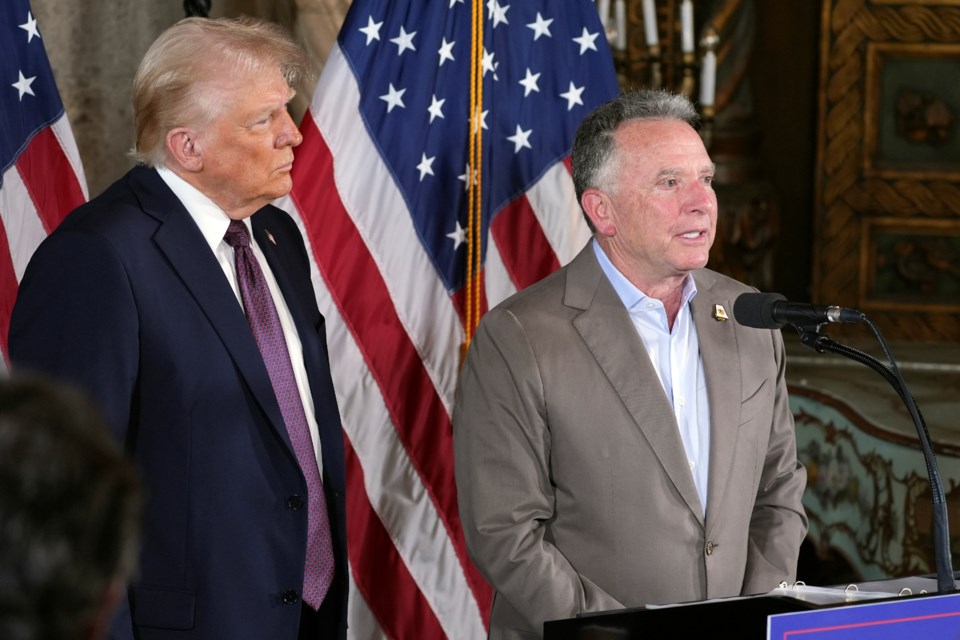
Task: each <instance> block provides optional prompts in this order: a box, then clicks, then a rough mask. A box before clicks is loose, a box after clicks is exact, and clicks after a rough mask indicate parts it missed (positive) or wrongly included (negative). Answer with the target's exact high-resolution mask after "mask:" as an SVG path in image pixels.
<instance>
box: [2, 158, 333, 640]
mask: <svg viewBox="0 0 960 640" xmlns="http://www.w3.org/2000/svg"><path fill="white" fill-rule="evenodd" d="M252 224H253V236H254V238H255V239H256V241H257V243H258V244H259V245H260V247H261V249H262V250H263V252H264V254H265V255H266V258H267V261H268V262H269V264H270V268H271V269H272V271H273V273H274V275H275V276H276V279H277V282H278V284H279V286H280V289H281V290H282V292H283V297H284V300H285V301H286V303H287V305H288V307H289V308H290V312H291V314H292V315H293V318H294V321H295V323H296V327H297V331H298V333H299V335H300V340H301V341H302V343H303V353H304V360H305V365H306V369H307V373H308V376H309V380H310V388H311V391H312V394H313V401H314V405H315V410H316V417H317V422H318V424H319V429H320V440H321V446H322V452H323V455H322V458H323V481H324V485H325V489H326V498H327V505H328V511H329V515H330V522H331V527H332V529H333V536H334V548H335V552H336V562H337V565H336V569H337V577H336V580H335V582H334V585H333V587H332V589H333V590H334V592H335V593H338V594H339V595H340V596H341V598H340V599H341V602H342V616H341V619H342V622H341V628H340V632H339V634H338V635H340V636H341V637H343V636H345V626H346V590H347V579H346V572H347V568H346V567H347V564H346V527H345V503H344V485H345V480H344V459H343V435H342V431H341V425H340V417H339V411H338V409H337V403H336V398H335V396H334V390H333V384H332V381H331V377H330V369H329V361H328V355H327V346H326V339H325V333H324V319H323V316H321V315H320V312H319V310H318V309H317V303H316V299H315V296H314V292H313V288H312V286H311V283H310V270H309V258H308V256H307V253H306V251H305V248H304V244H303V239H302V237H301V235H300V233H299V230H298V229H297V227H296V225H295V223H294V222H293V221H292V220H291V218H290V217H289V216H288V215H287V214H286V213H284V212H283V211H281V210H279V209H277V208H275V207H272V206H267V207H264V208H263V209H261V210H260V211H259V212H257V213H256V214H255V215H254V216H253V218H252ZM271 236H272V238H273V241H271V240H270V239H269V238H270V237H271ZM274 241H275V243H274ZM9 343H10V353H11V359H12V362H13V366H14V367H15V368H16V369H18V370H19V369H29V370H33V371H39V372H42V373H48V374H53V375H55V376H57V377H59V378H61V379H66V380H67V381H69V382H72V383H75V384H77V385H79V386H81V387H82V388H85V389H86V390H88V391H89V392H90V393H92V394H93V396H94V397H95V398H96V399H97V400H99V402H100V403H101V405H102V407H103V410H104V412H105V413H106V417H107V419H108V421H109V423H110V424H111V426H112V428H113V429H114V430H115V431H116V435H117V437H118V438H119V439H120V440H121V441H122V442H123V443H124V445H125V446H126V448H127V450H128V451H129V453H130V454H131V455H132V456H133V457H134V458H135V459H136V461H137V463H138V465H139V467H140V469H141V471H142V473H143V477H144V481H145V488H146V493H147V499H146V509H145V520H144V527H145V531H144V541H143V551H142V557H141V567H140V572H139V575H138V577H137V578H136V580H135V582H134V584H133V585H132V587H131V589H130V598H129V607H130V608H129V610H126V606H124V607H123V609H124V610H123V611H121V614H120V618H119V619H118V624H117V625H115V628H114V632H113V633H114V636H113V637H116V638H130V637H131V633H132V629H133V630H135V636H136V637H137V638H139V639H141V640H150V639H154V638H156V639H161V638H162V639H174V638H176V639H181V638H182V639H184V640H186V639H192V640H197V639H201V638H202V639H204V640H207V639H213V638H223V639H229V640H244V639H249V640H265V639H268V638H269V639H271V640H272V639H280V640H283V639H290V640H293V639H295V638H296V637H297V627H298V624H299V616H300V604H299V602H293V603H289V602H285V600H291V599H292V598H291V597H290V596H291V593H290V592H294V593H295V594H297V595H298V594H299V593H300V592H301V589H302V583H303V565H304V555H305V548H306V538H307V510H306V508H304V507H302V506H300V502H299V501H298V497H303V498H305V496H306V490H307V488H306V482H305V481H304V478H303V475H302V473H301V472H300V468H299V466H298V464H297V459H296V456H295V455H294V452H293V449H292V447H291V444H290V440H289V437H288V435H287V431H286V429H285V428H284V424H283V419H282V417H281V414H280V408H279V406H278V404H277V400H276V397H275V396H274V393H273V388H272V387H271V385H270V379H269V377H268V376H267V371H266V368H265V367H264V364H263V360H262V359H261V357H260V353H259V351H258V350H257V345H256V342H255V341H254V339H253V335H252V333H251V331H250V328H249V325H248V324H247V321H246V318H245V316H244V313H243V309H242V308H241V306H240V304H239V302H238V300H237V298H236V296H235V294H234V292H233V290H232V289H231V287H230V285H229V283H228V282H227V279H226V278H225V277H224V274H223V270H222V269H221V267H220V265H219V263H218V262H217V260H216V258H215V257H214V255H213V253H212V252H211V251H210V247H209V245H207V244H206V242H205V240H204V238H203V236H202V235H201V233H200V230H199V228H198V227H197V226H196V224H195V223H194V221H193V219H192V218H191V217H190V215H189V213H188V212H187V211H186V209H185V208H184V206H183V205H182V204H181V203H180V201H179V200H178V199H177V198H176V197H175V196H174V194H173V193H172V192H171V191H170V189H169V188H168V187H167V186H166V184H165V183H164V182H163V180H162V179H161V178H160V176H159V175H158V174H157V173H156V171H154V170H153V169H148V168H144V167H138V168H135V169H133V170H132V171H130V172H129V173H128V174H127V175H126V176H124V177H123V178H122V179H120V180H119V181H118V182H116V183H115V184H114V185H112V186H111V187H110V188H109V189H108V190H107V191H106V192H104V193H103V194H102V195H101V196H99V197H97V198H95V199H94V200H92V201H91V202H89V203H87V204H85V205H83V206H81V207H80V208H78V209H77V210H76V211H74V212H73V213H71V214H70V215H69V216H68V217H67V219H66V220H65V221H64V222H63V223H62V224H61V225H60V226H59V227H58V228H57V229H56V230H55V231H54V232H53V233H52V234H51V235H50V236H49V237H48V238H47V239H46V241H44V243H43V244H42V245H41V246H40V248H39V249H38V250H37V252H36V254H35V255H34V257H33V259H32V260H31V261H30V264H29V266H28V268H27V271H26V274H25V275H24V278H23V281H22V283H21V286H20V292H19V295H18V299H17V303H16V306H15V308H14V312H13V318H12V323H11V329H10V336H9ZM303 504H305V500H304V502H303ZM284 596H286V597H284ZM131 623H132V624H131Z"/></svg>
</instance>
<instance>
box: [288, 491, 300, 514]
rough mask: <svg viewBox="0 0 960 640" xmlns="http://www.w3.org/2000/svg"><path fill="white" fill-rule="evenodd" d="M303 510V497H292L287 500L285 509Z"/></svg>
mask: <svg viewBox="0 0 960 640" xmlns="http://www.w3.org/2000/svg"><path fill="white" fill-rule="evenodd" d="M302 508H303V496H298V495H292V496H290V497H289V498H287V509H290V511H299V510H300V509H302Z"/></svg>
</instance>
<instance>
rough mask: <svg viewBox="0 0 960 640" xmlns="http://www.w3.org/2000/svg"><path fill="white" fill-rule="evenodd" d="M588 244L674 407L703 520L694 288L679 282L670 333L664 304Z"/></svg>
mask: <svg viewBox="0 0 960 640" xmlns="http://www.w3.org/2000/svg"><path fill="white" fill-rule="evenodd" d="M592 242H593V251H594V253H595V254H596V256H597V261H598V262H599V263H600V268H601V269H602V270H603V273H604V274H605V275H606V276H607V279H608V280H609V281H610V284H611V285H613V288H614V290H615V291H616V292H617V295H618V296H619V297H620V300H621V302H623V306H625V307H626V308H627V311H628V312H629V314H630V319H631V320H633V325H634V326H635V327H636V329H637V333H638V334H639V335H640V339H641V340H642V341H643V346H644V347H645V348H646V350H647V354H648V355H649V356H650V362H651V363H652V364H653V368H654V369H655V370H656V372H657V375H658V376H659V377H660V383H661V384H662V385H663V391H664V393H666V395H667V400H668V401H669V402H670V404H671V406H672V407H673V415H674V416H675V417H676V420H677V427H678V428H679V429H680V439H681V440H682V441H683V449H684V451H685V452H686V454H687V462H688V464H689V466H690V473H691V474H692V475H693V482H694V484H695V485H696V487H697V493H698V494H699V495H700V505H701V506H702V507H703V513H704V516H706V513H707V478H708V474H709V470H710V404H709V400H708V399H707V385H706V380H705V379H704V375H703V358H701V357H700V342H699V340H698V339H697V328H696V325H694V323H693V317H692V315H691V312H690V301H691V300H693V297H694V296H695V295H697V286H696V284H695V283H694V281H693V278H692V277H691V276H689V275H688V276H687V277H686V279H685V280H684V282H683V294H682V297H681V299H680V311H679V312H678V313H677V317H676V320H675V321H674V323H673V331H671V330H670V326H669V324H668V323H667V312H666V309H664V307H663V303H662V302H660V301H659V300H657V299H655V298H651V297H649V296H647V295H646V294H645V293H643V292H642V291H640V290H639V289H638V288H636V287H635V286H634V285H633V284H632V283H631V282H630V281H629V280H627V278H626V276H624V275H623V274H622V273H621V272H620V270H619V269H617V268H616V267H615V266H614V265H613V263H612V262H610V258H608V257H607V254H606V253H604V251H603V249H601V248H600V245H599V244H597V241H596V240H593V241H592Z"/></svg>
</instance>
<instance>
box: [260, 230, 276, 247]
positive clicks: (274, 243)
mask: <svg viewBox="0 0 960 640" xmlns="http://www.w3.org/2000/svg"><path fill="white" fill-rule="evenodd" d="M263 233H264V235H266V236H267V240H269V241H270V243H271V244H273V246H277V241H276V240H275V239H274V237H273V234H272V233H270V230H269V229H264V230H263Z"/></svg>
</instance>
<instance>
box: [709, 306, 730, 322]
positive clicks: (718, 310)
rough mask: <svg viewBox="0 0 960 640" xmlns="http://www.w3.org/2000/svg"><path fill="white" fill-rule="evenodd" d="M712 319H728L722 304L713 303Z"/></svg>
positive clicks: (719, 320)
mask: <svg viewBox="0 0 960 640" xmlns="http://www.w3.org/2000/svg"><path fill="white" fill-rule="evenodd" d="M713 319H714V320H716V321H717V322H726V321H727V320H729V319H730V317H729V316H728V315H727V310H726V309H724V308H723V305H722V304H715V305H713Z"/></svg>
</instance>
